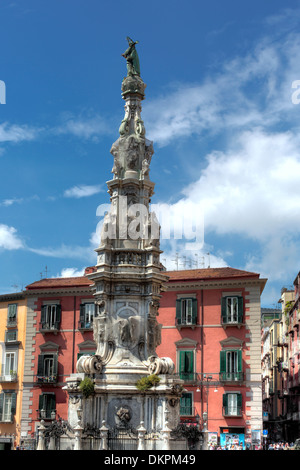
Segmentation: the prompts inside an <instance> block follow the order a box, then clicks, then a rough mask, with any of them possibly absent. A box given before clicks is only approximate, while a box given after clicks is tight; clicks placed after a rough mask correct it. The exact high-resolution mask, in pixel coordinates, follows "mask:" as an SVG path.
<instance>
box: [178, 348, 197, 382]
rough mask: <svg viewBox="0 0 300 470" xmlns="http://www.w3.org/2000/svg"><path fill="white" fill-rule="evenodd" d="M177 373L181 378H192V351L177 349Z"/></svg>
mask: <svg viewBox="0 0 300 470" xmlns="http://www.w3.org/2000/svg"><path fill="white" fill-rule="evenodd" d="M179 373H180V378H181V379H182V380H187V381H188V380H193V379H194V352H193V351H179Z"/></svg>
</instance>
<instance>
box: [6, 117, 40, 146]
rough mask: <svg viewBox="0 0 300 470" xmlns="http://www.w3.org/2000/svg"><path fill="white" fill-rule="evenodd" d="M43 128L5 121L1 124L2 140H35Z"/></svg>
mask: <svg viewBox="0 0 300 470" xmlns="http://www.w3.org/2000/svg"><path fill="white" fill-rule="evenodd" d="M41 130H42V129H39V128H34V127H30V126H27V125H17V124H9V123H8V122H4V123H3V124H0V142H22V141H26V140H29V141H30V140H34V139H36V138H37V136H38V135H39V133H40V132H41Z"/></svg>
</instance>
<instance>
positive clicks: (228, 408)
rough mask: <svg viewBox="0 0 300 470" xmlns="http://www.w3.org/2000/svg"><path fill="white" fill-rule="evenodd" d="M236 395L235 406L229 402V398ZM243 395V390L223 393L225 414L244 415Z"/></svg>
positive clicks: (231, 415)
mask: <svg viewBox="0 0 300 470" xmlns="http://www.w3.org/2000/svg"><path fill="white" fill-rule="evenodd" d="M230 397H235V403H234V406H232V403H231V405H230V404H229V401H230V400H229V398H230ZM242 405H243V396H242V394H241V392H225V393H224V394H223V416H227V417H231V418H234V417H241V416H242Z"/></svg>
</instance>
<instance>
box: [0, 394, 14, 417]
mask: <svg viewBox="0 0 300 470" xmlns="http://www.w3.org/2000/svg"><path fill="white" fill-rule="evenodd" d="M16 401H17V395H16V393H15V392H8V391H5V392H3V393H1V394H0V422H4V423H12V422H13V419H14V418H13V417H14V415H15V414H16Z"/></svg>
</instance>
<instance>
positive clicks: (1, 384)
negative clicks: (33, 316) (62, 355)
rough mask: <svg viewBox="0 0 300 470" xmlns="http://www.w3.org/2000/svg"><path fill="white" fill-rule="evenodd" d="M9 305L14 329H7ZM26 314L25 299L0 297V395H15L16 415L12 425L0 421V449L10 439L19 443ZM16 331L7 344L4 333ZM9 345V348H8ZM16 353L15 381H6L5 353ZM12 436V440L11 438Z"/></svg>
mask: <svg viewBox="0 0 300 470" xmlns="http://www.w3.org/2000/svg"><path fill="white" fill-rule="evenodd" d="M10 304H17V315H16V327H14V326H13V327H8V306H9V305H10ZM26 312H27V299H26V298H25V296H21V294H10V295H7V296H4V295H1V296H0V367H1V369H0V376H1V380H0V394H1V393H3V391H4V390H9V391H12V392H15V393H16V413H15V415H14V419H13V422H12V423H9V422H3V421H0V433H1V434H0V447H1V446H2V448H3V444H2V445H1V440H2V442H4V441H5V442H7V440H8V438H11V442H12V445H13V446H16V445H18V444H19V443H20V424H21V413H22V392H23V390H22V384H23V373H24V354H25V334H26ZM11 330H17V342H18V344H16V343H15V342H11V343H7V342H5V339H6V332H7V331H11ZM8 345H9V346H8ZM9 350H12V351H16V352H17V379H16V380H15V381H9V380H7V377H5V378H4V377H3V376H4V370H3V368H4V360H5V357H4V356H5V351H6V352H7V351H9ZM13 435H14V438H13Z"/></svg>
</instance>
